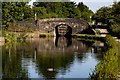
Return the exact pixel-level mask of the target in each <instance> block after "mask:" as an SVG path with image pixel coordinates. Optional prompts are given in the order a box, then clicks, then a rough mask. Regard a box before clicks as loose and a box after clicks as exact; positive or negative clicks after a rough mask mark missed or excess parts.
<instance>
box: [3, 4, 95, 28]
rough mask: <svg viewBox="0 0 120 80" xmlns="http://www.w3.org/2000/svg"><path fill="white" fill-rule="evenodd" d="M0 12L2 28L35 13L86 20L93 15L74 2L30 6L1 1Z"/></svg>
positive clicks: (43, 15) (40, 17) (39, 16)
mask: <svg viewBox="0 0 120 80" xmlns="http://www.w3.org/2000/svg"><path fill="white" fill-rule="evenodd" d="M81 7H83V9H82V10H81ZM2 13H3V18H2V24H3V25H5V27H3V28H4V29H7V27H8V26H9V25H10V23H17V22H18V21H23V20H31V19H34V18H35V14H36V17H37V19H44V18H76V19H84V20H87V21H90V16H92V15H93V12H92V11H91V10H89V8H88V7H87V6H86V5H84V4H83V3H79V5H77V4H76V3H75V2H34V4H33V7H32V8H31V7H30V6H29V5H27V3H26V2H10V3H8V2H3V3H2ZM11 29H12V28H11Z"/></svg>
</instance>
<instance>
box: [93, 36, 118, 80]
mask: <svg viewBox="0 0 120 80" xmlns="http://www.w3.org/2000/svg"><path fill="white" fill-rule="evenodd" d="M105 42H106V44H107V45H108V50H107V51H106V52H105V54H104V57H103V60H102V61H101V62H100V63H99V64H98V65H97V66H96V71H95V73H93V75H92V77H91V78H92V79H94V80H103V79H116V78H117V74H118V72H119V66H118V55H119V54H118V43H117V42H116V41H115V40H114V39H113V38H112V37H111V36H107V37H106V40H105Z"/></svg>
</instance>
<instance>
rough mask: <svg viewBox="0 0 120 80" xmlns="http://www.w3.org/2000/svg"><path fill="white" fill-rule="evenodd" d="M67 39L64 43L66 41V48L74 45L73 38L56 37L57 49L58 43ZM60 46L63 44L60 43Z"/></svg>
mask: <svg viewBox="0 0 120 80" xmlns="http://www.w3.org/2000/svg"><path fill="white" fill-rule="evenodd" d="M63 38H64V39H65V40H64V41H65V43H66V46H65V47H69V46H71V45H72V38H71V37H56V38H55V46H56V47H58V46H59V45H58V43H59V40H61V39H63ZM60 44H62V43H60Z"/></svg>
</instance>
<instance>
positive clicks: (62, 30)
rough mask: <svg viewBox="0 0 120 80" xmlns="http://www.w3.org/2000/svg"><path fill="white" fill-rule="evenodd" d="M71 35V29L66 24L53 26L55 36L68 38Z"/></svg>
mask: <svg viewBox="0 0 120 80" xmlns="http://www.w3.org/2000/svg"><path fill="white" fill-rule="evenodd" d="M71 34H72V27H71V26H70V25H68V24H58V25H56V26H55V29H54V35H55V36H66V37H69V36H71Z"/></svg>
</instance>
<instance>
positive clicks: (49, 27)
mask: <svg viewBox="0 0 120 80" xmlns="http://www.w3.org/2000/svg"><path fill="white" fill-rule="evenodd" d="M61 24H62V25H63V24H66V25H68V26H70V27H71V28H72V33H73V34H75V33H80V32H82V31H83V30H85V29H86V28H88V27H89V24H88V22H87V21H85V20H80V19H74V18H49V19H39V20H37V26H38V27H39V30H41V31H45V32H49V33H54V31H55V30H54V29H55V27H56V26H58V25H61Z"/></svg>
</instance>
